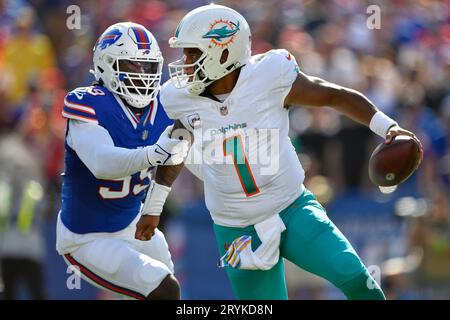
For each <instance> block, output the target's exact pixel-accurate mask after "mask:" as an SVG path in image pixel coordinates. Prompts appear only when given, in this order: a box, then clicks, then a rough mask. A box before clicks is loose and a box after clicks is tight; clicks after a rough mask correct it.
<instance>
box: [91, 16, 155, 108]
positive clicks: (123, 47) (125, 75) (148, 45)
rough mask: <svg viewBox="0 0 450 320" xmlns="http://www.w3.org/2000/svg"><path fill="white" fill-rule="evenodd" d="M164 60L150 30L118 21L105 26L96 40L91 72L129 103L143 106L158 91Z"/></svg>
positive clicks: (146, 104) (139, 106)
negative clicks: (104, 29) (107, 26)
mask: <svg viewBox="0 0 450 320" xmlns="http://www.w3.org/2000/svg"><path fill="white" fill-rule="evenodd" d="M163 62H164V60H163V57H162V54H161V51H160V49H159V46H158V43H157V42H156V39H155V37H153V35H152V34H151V32H150V31H148V30H147V29H146V28H145V27H144V26H142V25H140V24H136V23H132V22H120V23H116V24H113V25H112V26H110V27H109V28H108V29H106V31H105V32H103V34H102V35H101V36H100V37H99V38H98V40H97V42H96V43H95V46H94V70H91V72H92V73H93V74H94V75H95V78H96V79H97V81H99V80H100V79H101V80H102V81H103V83H104V85H105V87H106V88H107V89H108V90H110V91H111V92H114V93H116V94H118V95H120V96H121V97H123V98H124V100H125V101H126V102H127V103H128V104H129V105H131V106H133V107H136V108H144V107H146V106H148V105H149V104H150V102H152V100H153V99H155V97H156V95H157V94H158V91H159V88H160V82H161V73H162V66H163Z"/></svg>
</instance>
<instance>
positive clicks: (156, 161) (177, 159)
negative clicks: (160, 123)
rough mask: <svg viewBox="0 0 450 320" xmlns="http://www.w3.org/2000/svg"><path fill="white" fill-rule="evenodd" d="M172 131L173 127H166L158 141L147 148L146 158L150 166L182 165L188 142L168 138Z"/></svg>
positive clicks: (187, 149)
mask: <svg viewBox="0 0 450 320" xmlns="http://www.w3.org/2000/svg"><path fill="white" fill-rule="evenodd" d="M172 129H173V125H172V126H168V127H167V128H166V130H164V132H163V133H162V134H161V136H160V137H159V139H158V141H157V142H156V143H155V144H154V145H152V146H149V147H147V158H148V162H149V163H150V166H152V167H154V166H158V165H160V166H161V165H163V166H164V165H165V166H173V165H177V164H180V163H182V162H183V161H184V159H185V158H186V156H187V154H188V151H189V142H188V141H187V140H179V139H172V138H170V133H171V132H172Z"/></svg>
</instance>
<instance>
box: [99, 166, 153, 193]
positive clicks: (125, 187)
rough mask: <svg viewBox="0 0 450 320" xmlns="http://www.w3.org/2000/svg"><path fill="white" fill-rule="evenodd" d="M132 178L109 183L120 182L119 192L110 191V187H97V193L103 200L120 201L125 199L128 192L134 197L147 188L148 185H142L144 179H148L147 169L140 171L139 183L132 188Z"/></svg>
mask: <svg viewBox="0 0 450 320" xmlns="http://www.w3.org/2000/svg"><path fill="white" fill-rule="evenodd" d="M132 178H133V176H128V177H125V178H121V179H114V180H111V181H117V182H118V181H121V182H122V188H121V189H120V190H112V189H111V187H99V188H98V193H99V194H100V196H101V197H102V198H103V199H108V200H111V199H122V198H125V197H127V196H128V195H129V194H130V192H133V194H134V195H135V196H137V195H138V194H139V193H141V192H142V191H143V190H145V189H146V188H148V185H149V184H148V183H146V184H145V183H144V179H145V178H148V169H145V170H142V171H141V173H140V174H139V182H140V183H136V184H135V185H134V186H132V183H131V181H132Z"/></svg>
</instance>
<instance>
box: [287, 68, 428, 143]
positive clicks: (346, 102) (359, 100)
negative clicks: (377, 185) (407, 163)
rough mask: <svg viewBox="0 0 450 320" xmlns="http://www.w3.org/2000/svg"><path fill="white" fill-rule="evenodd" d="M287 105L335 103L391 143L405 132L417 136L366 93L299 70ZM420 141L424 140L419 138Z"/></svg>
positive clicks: (314, 105) (333, 105)
mask: <svg viewBox="0 0 450 320" xmlns="http://www.w3.org/2000/svg"><path fill="white" fill-rule="evenodd" d="M285 105H293V106H298V105H308V106H312V107H322V106H327V107H331V108H333V109H335V110H337V111H339V112H341V113H342V114H344V115H345V116H347V117H349V118H350V119H353V120H354V121H356V122H359V123H361V124H363V125H366V126H367V127H369V128H370V129H371V130H372V131H374V132H375V133H376V134H378V135H380V136H381V137H382V138H385V139H386V143H390V142H391V140H392V138H393V137H395V136H397V135H401V134H405V135H408V136H411V137H414V138H415V139H416V140H417V141H419V139H417V137H416V136H415V135H414V133H412V132H410V131H408V130H405V129H403V128H401V127H400V126H399V125H398V124H397V122H395V121H394V120H392V119H390V118H389V117H388V116H386V115H385V114H384V113H383V112H381V111H379V110H378V109H377V107H376V106H375V105H374V104H373V103H372V102H371V101H370V100H369V99H368V98H367V97H365V96H364V95H363V94H362V93H360V92H358V91H356V90H353V89H350V88H346V87H342V86H340V85H337V84H335V83H331V82H328V81H326V80H323V79H320V78H317V77H312V76H308V75H306V74H304V73H303V72H301V71H298V76H297V78H296V80H295V81H294V83H293V85H292V89H291V91H290V92H289V94H288V95H287V97H286V99H285ZM419 143H420V141H419Z"/></svg>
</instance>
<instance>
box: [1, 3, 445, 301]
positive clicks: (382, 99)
mask: <svg viewBox="0 0 450 320" xmlns="http://www.w3.org/2000/svg"><path fill="white" fill-rule="evenodd" d="M207 3H208V1H202V0H164V1H158V0H136V1H132V0H99V1H73V0H71V1H65V0H61V1H57V0H34V1H33V0H29V1H24V0H0V259H1V260H0V261H1V264H0V268H1V270H2V275H3V277H0V278H3V282H2V281H1V280H0V292H2V291H3V294H4V297H5V298H14V297H15V295H17V292H15V290H13V289H9V290H7V289H8V288H13V287H14V286H15V282H17V281H25V282H26V283H28V284H29V287H30V288H31V289H30V292H32V296H33V297H35V298H45V297H46V293H45V288H43V281H44V280H43V279H42V277H40V276H33V275H39V274H41V273H42V268H43V267H45V265H43V256H44V253H43V250H44V249H43V247H44V245H43V244H42V243H43V240H42V238H43V235H42V234H41V233H40V226H41V225H42V223H45V221H49V220H50V221H51V220H55V217H56V214H57V212H58V210H59V189H60V184H61V177H60V174H61V172H63V171H64V166H63V155H64V133H65V126H66V123H65V121H64V120H63V119H62V117H61V116H60V112H61V110H62V107H63V104H62V102H63V98H64V95H65V93H66V92H67V90H71V89H73V88H76V87H79V86H86V85H89V84H90V83H91V82H92V80H93V77H92V75H91V74H90V73H89V69H90V68H92V48H93V45H94V43H95V41H96V39H97V37H98V36H99V35H100V34H101V33H102V32H103V31H104V29H106V27H108V26H109V25H111V24H113V23H116V22H119V21H134V22H137V23H141V24H143V25H144V26H146V27H147V28H148V29H149V30H150V31H151V32H152V33H153V34H154V35H155V37H156V38H157V40H158V41H159V45H160V47H161V49H162V51H163V55H164V59H165V63H168V62H171V61H173V60H175V59H177V58H179V56H180V54H181V52H179V51H176V50H173V49H170V48H169V47H168V44H167V40H168V39H169V38H170V37H171V36H172V35H173V33H174V30H175V28H176V26H177V24H178V22H179V20H180V19H181V18H182V17H183V15H184V14H185V13H186V12H188V11H189V10H191V9H193V8H195V7H197V6H200V5H203V4H207ZM215 3H217V4H224V5H227V6H230V7H232V8H234V9H236V10H238V11H239V12H240V13H242V14H243V15H244V16H245V18H246V19H247V20H248V22H249V23H250V26H251V30H252V47H253V54H257V53H262V52H265V51H267V50H270V49H272V48H286V49H288V50H289V51H290V52H291V53H292V54H294V55H295V57H296V58H297V61H298V62H299V65H300V68H301V70H302V71H304V72H305V73H307V74H310V75H315V76H319V77H323V78H324V79H327V80H330V81H333V82H336V83H338V84H341V85H345V86H348V87H351V88H354V89H356V90H359V91H361V92H363V93H364V94H366V95H367V96H368V97H369V98H370V99H371V100H372V101H373V102H374V103H375V104H376V105H377V107H378V108H380V109H381V110H382V111H384V112H385V113H386V114H388V115H390V116H392V117H393V118H395V119H396V120H397V121H398V122H399V123H400V125H402V126H403V127H405V128H407V129H409V130H411V131H413V132H415V133H416V135H417V136H418V137H419V138H420V139H421V141H422V144H423V146H424V151H425V154H424V160H423V163H422V165H421V167H420V169H419V170H418V171H417V173H416V174H414V176H412V177H411V178H410V179H409V180H408V181H407V182H406V183H405V185H404V186H401V188H399V190H397V191H395V192H394V193H392V194H391V195H385V197H391V198H389V199H394V200H395V201H392V203H393V205H392V210H391V211H390V212H389V213H390V215H391V217H390V218H391V219H393V220H392V221H395V228H397V229H395V228H394V229H393V230H394V232H397V231H398V232H397V233H398V234H401V235H402V238H401V240H399V241H397V242H396V243H395V244H394V243H392V246H394V245H395V246H398V247H399V249H398V250H396V251H394V252H395V253H391V254H386V252H387V251H389V249H385V251H386V252H384V253H383V252H378V253H377V256H376V257H375V258H372V261H374V262H375V263H376V264H377V265H379V266H380V269H381V276H380V277H381V278H380V279H381V281H382V287H384V289H385V290H386V293H387V295H388V298H393V299H414V298H435V299H442V298H444V299H450V204H449V202H450V200H449V199H450V140H449V138H450V1H433V0H420V1H413V0H393V1H388V0H385V1H375V0H373V1H357V0H329V1H313V0H263V1H259V0H248V1H238V0H224V1H215ZM74 4H75V5H77V6H78V7H79V8H80V12H81V20H80V26H81V28H79V29H77V28H75V29H69V28H68V25H67V19H68V18H69V17H70V15H71V14H72V11H71V12H70V13H67V8H68V7H69V6H70V5H74ZM369 5H377V6H378V7H379V9H380V21H379V22H380V23H379V27H380V28H379V29H371V28H369V26H368V25H367V19H368V17H369V16H370V15H371V14H372V13H371V12H369V13H368V12H367V8H368V6H369ZM167 73H168V72H167V68H166V67H165V68H164V79H167V78H168V74H167ZM290 117H291V132H290V134H291V138H292V141H293V142H294V145H295V147H296V149H297V151H298V154H299V157H300V161H301V162H302V164H303V166H304V168H305V170H306V176H307V178H306V181H305V184H306V185H307V186H308V187H309V188H310V189H311V190H312V191H313V192H314V193H315V194H316V195H317V196H318V198H319V200H320V201H321V202H322V203H323V204H324V205H325V206H330V208H331V207H332V204H333V203H336V201H337V200H338V199H342V197H347V198H345V199H348V197H350V199H353V198H358V197H360V198H361V197H363V196H367V197H371V198H377V197H378V198H379V195H380V190H378V188H376V187H375V186H373V185H372V184H371V182H370V181H369V179H368V175H367V161H368V158H369V157H370V154H371V151H372V150H373V149H374V147H375V146H376V144H377V143H380V142H381V139H380V138H379V137H377V136H375V135H374V134H373V133H371V132H370V131H369V130H368V129H367V128H365V127H362V126H360V125H358V124H356V123H354V122H352V121H349V120H347V119H345V118H343V117H342V116H340V115H339V114H337V113H336V112H334V111H333V110H331V109H328V108H319V109H310V108H295V109H293V110H291V113H290ZM172 194H176V200H175V199H174V197H171V199H170V201H171V203H169V205H170V206H169V208H172V209H171V210H169V212H171V213H172V214H173V218H174V219H176V216H177V212H179V211H180V208H181V207H182V206H183V205H184V204H186V203H192V202H198V201H202V197H203V195H202V185H201V183H200V182H199V181H198V180H195V178H194V177H193V176H192V175H190V174H189V173H188V172H183V174H182V175H181V176H180V178H179V180H178V181H177V182H176V185H175V186H174V190H173V192H172ZM341 208H342V206H341ZM336 215H339V214H338V213H336ZM330 216H332V217H334V216H333V214H332V212H331V211H330ZM337 218H339V217H337ZM344 219H345V217H344ZM338 220H339V219H338ZM338 226H339V224H338ZM344 229H345V228H344ZM395 230H397V231H395ZM350 232H351V229H350ZM373 232H374V233H376V232H377V230H374V231H373ZM346 234H347V233H346ZM348 236H349V238H350V239H352V234H351V233H350V234H348ZM169 242H170V238H169ZM399 243H400V244H399ZM363 252H364V251H363ZM391 252H392V251H391ZM176 256H177V255H176V253H175V255H174V257H175V258H176ZM187 258H188V257H187ZM364 259H365V257H364V256H363V260H364ZM368 259H369V258H368ZM175 263H176V261H175ZM287 268H288V280H289V283H288V286H289V290H290V297H291V298H292V299H303V298H305V299H315V298H328V297H333V296H332V294H333V291H332V290H331V289H330V288H329V286H327V285H326V284H324V283H323V282H321V281H319V280H317V279H315V278H313V277H310V276H309V275H307V274H306V273H304V274H300V273H298V271H296V270H294V269H292V270H291V268H290V266H289V265H288V267H287ZM22 271H23V272H22ZM30 273H32V275H31V276H30ZM21 279H22V280H21ZM2 287H4V288H5V289H4V290H2ZM330 290H331V291H330ZM330 292H331V293H330Z"/></svg>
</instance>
